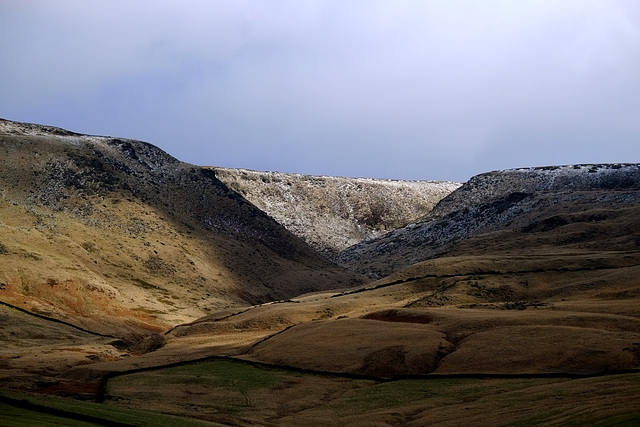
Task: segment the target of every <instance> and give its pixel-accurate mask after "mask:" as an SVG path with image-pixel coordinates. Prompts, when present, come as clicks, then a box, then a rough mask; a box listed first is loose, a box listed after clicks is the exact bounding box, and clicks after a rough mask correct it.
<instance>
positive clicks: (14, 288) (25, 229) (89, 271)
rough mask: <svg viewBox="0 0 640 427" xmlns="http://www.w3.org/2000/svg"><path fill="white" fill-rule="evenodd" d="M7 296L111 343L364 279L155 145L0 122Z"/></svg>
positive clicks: (1, 293) (2, 275)
mask: <svg viewBox="0 0 640 427" xmlns="http://www.w3.org/2000/svg"><path fill="white" fill-rule="evenodd" d="M0 184H1V193H0V258H1V259H2V263H1V264H0V299H1V300H2V301H4V302H6V303H10V304H12V305H15V306H17V307H20V308H23V309H26V310H29V311H31V312H34V313H39V314H42V315H46V316H49V317H52V318H56V319H60V320H65V321H68V322H71V323H73V324H75V325H78V326H82V327H84V328H87V329H90V330H92V331H96V332H102V333H106V332H109V333H111V334H114V333H115V334H116V335H118V334H120V335H122V334H127V333H145V331H147V332H148V331H161V330H164V329H166V328H168V327H170V326H173V325H175V324H177V323H182V322H186V321H190V320H194V319H196V318H198V317H201V316H204V315H206V314H207V313H208V312H210V311H212V310H217V309H221V308H227V307H239V306H245V305H249V304H255V303H261V302H266V301H270V300H278V299H286V298H290V297H292V296H295V295H298V294H300V293H304V292H312V291H318V290H323V289H329V288H335V287H349V286H351V285H353V284H358V283H360V282H361V279H360V278H359V277H358V276H357V275H355V274H352V273H349V272H347V271H345V270H343V269H341V268H339V267H337V266H335V265H333V264H331V263H330V262H328V261H327V260H326V259H325V258H324V257H322V256H320V255H319V254H317V253H316V252H315V251H314V250H313V249H312V248H310V247H309V246H308V245H306V244H305V243H304V242H303V241H302V240H301V239H299V238H298V237H296V236H294V235H292V234H291V233H290V232H289V231H287V230H286V229H285V228H284V227H282V226H281V225H280V224H278V223H277V222H275V221H274V220H273V219H271V218H270V217H269V216H268V215H267V214H265V213H264V212H262V211H261V210H259V209H257V208H256V207H255V206H254V205H252V204H251V203H249V202H248V201H247V200H246V199H244V198H243V197H242V196H241V195H239V194H238V193H237V192H235V191H233V190H231V189H229V188H228V187H227V186H226V185H225V184H223V183H222V182H221V181H219V180H218V179H217V178H216V176H215V172H214V171H213V170H211V169H206V168H202V167H198V166H194V165H189V164H186V163H183V162H180V161H178V160H176V159H175V158H173V157H171V156H170V155H168V154H167V153H165V152H163V151H162V150H160V149H158V148H157V147H154V146H153V145H151V144H148V143H144V142H140V141H134V140H129V139H120V138H110V137H98V136H87V135H80V134H77V133H73V132H69V131H65V130H62V129H58V128H54V127H49V126H41V125H33V124H23V123H16V122H11V121H7V120H2V121H0Z"/></svg>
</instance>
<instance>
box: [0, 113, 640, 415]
mask: <svg viewBox="0 0 640 427" xmlns="http://www.w3.org/2000/svg"><path fill="white" fill-rule="evenodd" d="M0 156H1V157H0V159H1V160H0V162H2V163H1V165H0V166H1V167H0V184H2V187H1V189H0V191H1V193H0V195H1V197H0V261H2V263H1V264H0V302H1V304H0V320H1V322H0V343H2V346H1V348H0V384H2V386H1V387H0V411H2V414H3V415H0V423H2V422H4V421H5V419H3V417H10V416H13V417H14V419H15V420H18V421H16V422H15V424H18V425H20V424H21V423H23V422H24V421H25V420H33V421H32V424H34V425H40V424H39V423H40V420H41V418H42V417H43V416H44V415H45V414H48V415H55V416H58V417H60V416H62V417H66V419H67V420H74V419H75V418H76V416H80V415H82V416H85V418H84V420H85V421H86V420H87V418H86V416H87V414H88V416H89V418H90V419H91V420H93V421H96V423H98V424H101V425H105V424H106V425H113V424H114V423H115V422H119V423H123V424H126V425H129V424H135V425H214V426H220V425H235V426H255V425H259V426H273V425H283V426H305V425H307V426H316V425H327V426H330V425H336V424H344V425H349V426H371V425H377V426H388V427H391V426H397V425H408V426H422V425H429V424H435V423H437V424H439V425H452V426H454V425H469V424H470V425H491V426H493V425H537V424H559V425H565V424H575V425H608V424H616V423H618V424H621V425H637V424H638V422H640V407H638V401H639V400H638V399H639V396H640V382H639V381H638V378H639V376H640V332H639V331H640V284H639V282H638V279H637V278H638V275H639V274H640V234H639V233H638V232H637V230H638V224H639V223H640V165H637V164H612V165H576V166H555V167H548V168H531V169H516V170H507V171H497V172H490V173H486V174H482V175H478V176H476V177H474V178H472V179H471V180H470V181H469V182H468V183H466V184H464V185H463V186H461V187H460V188H458V189H457V190H455V191H453V192H451V193H450V194H449V195H448V196H446V197H444V198H442V199H441V200H440V201H439V202H438V203H437V205H436V206H435V207H434V208H433V210H431V211H429V212H428V213H427V214H426V215H425V216H423V217H421V218H419V219H418V220H417V221H415V222H413V223H411V224H409V225H407V226H405V227H401V228H399V229H396V230H392V231H391V232H389V233H387V234H383V235H381V236H379V237H376V238H371V239H370V240H366V241H362V242H360V243H358V244H356V245H354V246H351V247H349V248H347V249H346V250H344V251H342V252H340V253H339V254H338V255H337V259H339V260H340V262H341V263H342V264H343V265H344V266H345V267H348V268H350V269H351V270H352V271H353V272H348V271H346V270H345V269H343V268H339V267H337V266H336V265H334V264H331V263H330V262H328V261H327V259H326V257H325V256H322V255H320V254H319V253H318V252H316V251H315V250H313V249H312V248H311V247H310V246H309V245H307V244H306V243H305V242H304V241H303V240H302V239H301V238H299V237H296V236H295V235H293V234H292V233H291V232H289V231H287V230H286V229H285V228H284V227H283V226H282V225H280V224H279V223H277V222H276V221H275V220H273V219H272V218H271V217H270V216H269V215H267V214H266V213H264V212H263V211H261V210H259V209H258V208H256V206H254V204H252V203H250V202H249V201H247V200H246V199H245V198H244V197H243V196H242V195H241V194H240V193H238V192H236V191H233V190H232V189H230V188H229V187H228V186H227V185H226V184H224V183H223V182H222V181H220V180H219V179H218V178H217V177H216V175H218V176H220V177H221V178H223V175H225V173H227V176H226V178H224V179H226V180H229V182H230V183H231V184H233V183H234V182H236V184H233V185H239V186H240V185H241V184H242V185H244V184H243V182H245V181H251V178H250V177H251V176H255V177H256V180H255V181H256V183H257V184H256V185H255V187H251V186H249V187H242V188H245V192H246V193H247V195H248V196H249V193H251V194H254V196H252V197H257V196H256V195H259V194H265V195H266V196H265V197H266V199H267V200H266V201H264V202H263V203H264V204H265V206H267V207H269V206H271V208H270V209H272V213H271V215H273V216H274V217H275V216H276V214H275V213H273V212H285V211H286V210H287V209H290V210H292V211H296V210H297V209H296V208H299V212H294V214H293V215H291V216H289V217H286V218H289V219H287V221H289V220H291V221H294V219H295V218H298V220H299V221H300V223H295V222H292V223H291V224H294V223H295V224H297V225H298V226H301V225H302V224H304V223H305V221H311V222H312V223H313V222H314V221H317V222H320V221H321V218H320V217H319V214H318V213H316V214H315V215H318V216H317V217H316V216H313V215H310V214H309V212H311V211H314V210H315V209H316V207H315V206H316V205H313V204H310V205H309V204H307V205H305V204H306V203H309V200H310V199H311V198H314V197H315V198H317V199H318V200H319V202H318V206H323V204H325V203H327V201H329V200H331V199H330V198H329V196H327V195H332V194H335V197H337V198H342V197H346V198H348V199H349V200H348V201H344V202H343V205H341V206H343V207H344V208H345V209H347V208H348V207H351V208H352V209H353V210H352V211H351V213H350V214H349V215H352V216H348V218H343V217H340V215H336V212H338V213H339V212H341V211H340V210H339V209H336V210H333V211H331V213H327V216H329V217H330V218H331V219H329V220H328V221H327V222H326V223H324V224H322V227H320V228H319V229H318V230H315V231H314V232H315V233H316V234H317V236H319V237H323V236H324V233H326V227H327V226H328V224H338V223H340V224H343V225H336V227H338V228H339V227H343V226H344V227H345V228H339V229H340V230H346V229H348V230H347V231H345V232H347V233H351V231H349V230H352V229H349V227H347V225H346V224H348V223H349V221H353V220H354V219H355V218H361V217H360V216H356V215H354V213H355V212H359V213H366V212H373V211H376V212H378V211H377V210H376V209H373V211H372V210H371V208H372V207H373V206H376V203H382V201H393V202H392V203H390V204H391V205H393V206H400V205H402V203H404V201H406V202H410V201H412V200H413V201H415V200H417V199H418V198H419V197H418V196H417V195H416V194H418V193H411V192H408V193H406V195H403V196H402V197H400V198H398V199H393V198H392V197H391V196H389V195H388V194H387V193H386V191H387V189H389V188H396V187H393V186H394V185H396V183H393V184H389V185H387V186H385V185H386V184H384V183H383V184H380V183H372V184H371V186H369V185H368V184H367V185H365V184H364V182H365V181H366V180H364V181H363V183H362V185H360V184H359V183H360V181H359V180H346V181H342V180H341V179H338V178H322V177H321V178H318V177H297V176H293V177H292V176H290V175H285V174H276V173H258V172H255V173H254V174H255V175H251V174H252V173H253V172H249V171H243V170H222V169H214V170H212V169H211V168H201V167H197V166H193V165H188V164H185V163H182V162H179V161H178V160H176V159H174V158H172V157H171V156H169V155H168V154H166V153H164V152H162V151H161V150H159V149H157V148H156V147H153V146H152V145H149V144H146V143H142V142H139V141H132V140H126V139H115V138H108V137H94V136H86V135H78V134H74V133H71V132H67V131H64V130H61V129H57V128H51V127H47V126H39V125H26V124H18V123H14V122H7V121H2V122H0ZM243 174H244V175H246V176H244V177H243ZM234 180H237V181H234ZM286 180H289V181H288V182H289V183H290V185H288V184H287V181H286ZM258 182H262V183H258ZM231 184H230V185H231ZM245 184H246V182H245ZM359 185H360V186H359ZM350 186H353V188H354V190H353V191H354V192H353V193H351V192H350V191H352V190H351V189H350ZM289 187H291V188H292V189H295V191H293V190H292V195H291V200H289V201H287V199H286V197H287V196H286V195H287V191H286V188H289ZM427 187H428V186H427ZM242 188H241V187H238V189H239V190H240V191H242ZM345 188H346V189H345ZM323 189H327V191H326V193H323V191H325V190H323ZM329 189H330V190H331V191H329ZM358 189H360V190H362V191H363V193H362V194H363V196H362V198H363V202H362V205H361V206H360V205H358V204H357V201H358V196H357V191H356V190H358ZM358 191H359V190H358ZM398 191H400V190H398ZM407 191H408V190H407ZM416 191H418V192H419V191H422V190H416ZM372 194H374V195H375V196H373V195H372ZM267 196H268V197H267ZM294 196H295V197H294ZM332 197H333V196H332ZM368 197H369V198H368ZM378 197H380V199H378ZM336 200H337V199H336ZM373 201H375V203H373ZM385 203H386V202H385ZM256 204H257V202H256ZM298 205H300V206H298ZM273 206H276V207H277V209H276V208H273ZM309 206H313V207H309ZM357 206H360V207H359V208H358V209H356V208H355V207H357ZM351 208H349V209H351ZM360 208H361V209H360ZM393 209H396V208H395V207H394V208H393ZM393 209H391V208H389V212H391V211H393ZM398 209H399V208H398ZM420 209H422V208H420ZM418 211H419V210H416V214H417V212H418ZM321 212H324V211H321ZM327 212H329V211H327ZM380 212H382V211H380ZM393 212H395V211H393ZM403 212H405V211H403ZM385 215H386V214H385ZM403 215H404V214H403ZM339 217H340V218H342V220H344V221H343V222H340V221H339V220H338V218H339ZM362 218H364V217H362ZM390 218H394V216H393V215H391V214H389V216H384V215H379V216H378V217H377V219H376V221H373V222H372V223H371V224H374V223H375V224H384V223H385V222H384V221H387V220H389V221H391V222H390V223H389V224H396V223H394V222H393V221H395V220H391V219H390ZM281 221H283V223H286V221H285V220H282V219H281ZM358 221H362V220H361V219H358ZM291 224H290V225H289V226H291ZM371 224H370V225H371ZM398 224H399V223H398ZM323 227H324V231H319V230H320V229H322V228H323ZM376 227H379V226H378V225H376V226H375V227H373V228H374V229H375V228H376ZM387 227H388V228H392V227H393V225H388V226H387ZM303 228H304V227H303ZM310 236H311V235H307V236H306V237H305V238H307V239H309V238H310ZM352 237H353V236H352ZM352 237H349V238H352ZM347 240H348V239H347V238H345V240H344V241H347ZM317 244H320V243H317ZM322 244H326V242H325V243H322ZM325 253H330V251H325ZM359 273H366V274H368V275H369V276H370V277H371V279H370V280H368V281H367V280H365V279H362V278H361V277H362V276H360V275H359ZM12 393H15V394H12ZM50 395H53V396H55V397H51V396H50ZM48 396H49V397H48ZM61 396H62V397H66V398H62V397H61ZM90 401H91V402H90ZM59 408H62V411H59ZM56 411H57V412H56ZM52 412H53V413H52ZM78 414H80V415H78ZM134 420H135V421H134ZM56 422H57V423H58V424H61V423H62V422H60V420H57V421H56ZM51 423H52V424H55V423H54V422H53V421H52V422H51Z"/></svg>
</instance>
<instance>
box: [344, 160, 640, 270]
mask: <svg viewBox="0 0 640 427" xmlns="http://www.w3.org/2000/svg"><path fill="white" fill-rule="evenodd" d="M639 203H640V164H600V165H571V166H551V167H538V168H528V169H510V170H505V171H495V172H488V173H484V174H480V175H477V176H475V177H473V178H471V179H470V180H469V181H468V182H467V183H466V184H464V185H463V186H462V187H460V188H459V189H458V190H456V191H454V192H453V193H451V194H450V195H449V196H447V197H446V198H444V199H442V200H441V201H440V203H438V205H437V206H436V207H434V208H433V210H432V211H431V212H430V213H429V214H428V215H427V216H426V217H424V218H422V219H421V220H419V221H417V222H415V223H412V224H409V225H407V226H406V227H403V228H400V229H397V230H394V231H392V232H390V233H388V234H386V235H384V236H382V237H380V238H378V239H374V240H370V241H368V242H363V243H361V244H358V245H355V246H353V247H350V248H348V249H346V250H344V251H343V252H341V253H340V254H339V255H338V256H337V257H336V261H337V262H338V264H340V265H342V266H344V267H347V268H351V269H353V270H356V271H359V272H361V273H365V274H368V275H369V276H371V277H383V276H385V275H388V274H391V273H392V272H394V271H397V270H399V269H402V268H404V267H407V266H409V265H412V264H414V263H417V262H421V261H424V260H426V259H429V258H432V257H434V256H437V255H438V254H442V253H444V252H447V253H452V251H455V250H456V249H455V245H460V244H463V243H464V244H465V245H466V246H465V248H466V249H465V250H466V251H467V252H473V251H475V250H479V248H480V249H481V248H482V247H483V246H482V245H489V243H487V240H485V241H484V242H483V243H482V244H480V243H470V242H471V241H470V240H468V239H470V238H472V237H474V236H480V235H484V236H489V234H488V233H496V232H506V231H509V232H517V233H525V234H527V233H542V234H543V235H544V233H546V232H548V231H551V230H556V229H558V228H560V227H565V229H564V230H565V231H566V232H567V234H566V236H564V237H563V238H562V239H558V240H557V241H556V242H555V243H554V245H556V246H558V247H564V246H563V245H565V246H567V247H569V246H571V247H572V248H573V249H576V248H578V249H580V250H585V249H589V248H591V247H595V246H597V245H598V242H604V241H605V240H610V241H609V242H608V247H609V248H610V249H612V250H618V249H619V248H621V249H628V247H630V246H631V247H635V246H636V245H638V244H640V235H638V236H636V235H634V233H635V232H636V231H635V230H633V229H632V230H624V231H620V233H621V234H620V235H619V236H618V235H616V233H618V231H616V232H615V233H614V232H609V233H604V232H603V231H602V230H599V229H596V228H594V227H595V226H596V225H597V224H603V221H605V220H608V219H610V218H613V217H614V216H616V215H622V213H620V212H622V211H623V210H624V209H626V208H627V207H630V206H633V205H634V204H639ZM572 227H573V229H572ZM587 228H589V230H588V231H585V230H586V229H587ZM556 231H557V230H556ZM572 233H573V234H572ZM493 236H498V235H497V234H493ZM478 239H479V238H478ZM487 239H488V238H487ZM496 239H497V237H496ZM563 239H565V240H563ZM478 241H479V240H478ZM497 241H499V240H496V242H497ZM494 243H495V242H493V241H492V243H491V245H494ZM473 245H475V246H473ZM525 249H526V250H529V249H528V248H520V250H521V251H522V250H525Z"/></svg>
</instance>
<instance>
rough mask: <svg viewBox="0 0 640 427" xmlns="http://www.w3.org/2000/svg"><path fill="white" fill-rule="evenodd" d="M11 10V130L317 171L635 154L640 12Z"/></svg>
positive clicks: (433, 174) (193, 158)
mask: <svg viewBox="0 0 640 427" xmlns="http://www.w3.org/2000/svg"><path fill="white" fill-rule="evenodd" d="M16 4H18V3H15V2H11V5H10V6H9V5H4V4H2V3H0V9H1V10H2V11H4V12H6V13H0V40H2V41H1V42H0V43H1V45H2V48H3V52H6V53H5V56H6V57H10V58H12V60H11V61H10V62H8V63H7V65H6V66H5V67H3V70H2V71H0V73H2V77H3V78H2V79H0V116H3V117H6V118H10V119H16V120H25V121H40V122H44V123H47V124H52V125H58V126H63V127H68V128H71V129H72V130H77V131H84V132H91V133H109V134H116V135H121V136H130V137H136V138H140V139H145V140H148V141H150V142H152V143H155V144H157V145H159V146H161V147H162V148H164V149H165V150H167V151H169V152H170V153H172V154H174V155H176V156H177V157H179V158H181V159H182V160H185V161H190V162H194V163H200V164H215V165H221V166H232V167H249V168H255V169H264V170H276V169H278V170H284V171H290V172H293V171H297V172H303V173H325V174H339V175H350V176H376V177H395V178H413V179H458V180H463V179H467V178H468V177H469V176H470V175H472V174H474V173H478V172H482V171H483V170H488V169H499V168H509V167H516V166H524V165H527V162H534V163H536V164H551V163H555V162H557V161H562V162H568V163H572V162H584V161H585V159H593V160H590V161H606V159H613V158H615V159H618V160H616V161H640V159H638V154H639V153H638V151H637V149H636V148H635V146H636V141H637V139H638V136H640V121H638V120H637V117H638V113H639V112H640V101H639V100H640V96H639V95H640V92H639V91H640V78H639V77H638V76H640V6H639V4H638V3H637V2H634V1H622V0H612V1H607V2H602V1H595V0H589V1H582V0H581V1H518V2H513V1H501V0H496V1H491V2H478V1H471V0H465V1H455V2H449V1H446V2H445V1H417V0H416V1H402V0H399V1H394V2H388V1H349V2H344V1H337V0H336V1H298V0H296V1H277V2H276V1H265V2H254V1H233V2H229V1H190V2H181V3H180V4H178V2H175V1H169V0H164V1H129V0H128V1H123V0H118V1H112V2H85V1H72V0H61V1H57V2H55V3H54V2H47V1H44V0H42V1H27V2H24V3H23V2H20V3H19V4H20V5H22V6H17V5H16ZM608 136H615V138H616V142H615V143H611V141H610V140H609V138H608ZM597 159H602V160H597Z"/></svg>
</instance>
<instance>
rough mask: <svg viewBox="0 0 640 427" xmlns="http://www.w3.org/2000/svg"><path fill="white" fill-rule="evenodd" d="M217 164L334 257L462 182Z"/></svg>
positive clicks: (228, 179) (418, 212)
mask: <svg viewBox="0 0 640 427" xmlns="http://www.w3.org/2000/svg"><path fill="white" fill-rule="evenodd" d="M213 170H214V171H215V173H216V177H218V178H219V179H220V180H221V181H222V182H224V183H225V184H227V185H228V186H229V187H230V188H231V189H233V190H235V191H237V192H238V193H240V194H242V195H243V196H244V197H246V198H247V200H249V201H250V202H251V203H253V204H254V205H256V206H257V207H258V208H260V209H261V210H262V211H264V212H266V213H267V214H269V215H270V216H271V217H273V218H274V219H275V220H276V221H278V222H279V223H280V224H282V225H284V226H285V227H286V228H287V229H288V230H289V231H291V232H292V233H294V234H295V235H297V236H299V237H301V238H302V239H304V240H305V241H306V242H307V243H309V244H310V245H311V246H313V247H314V248H316V249H317V250H318V251H320V252H323V253H325V254H327V255H328V256H330V257H331V256H333V255H335V254H336V253H338V252H340V251H342V250H344V249H346V248H347V247H349V246H353V245H355V244H357V243H360V242H362V241H365V240H370V239H373V238H375V237H379V236H381V235H383V234H385V233H387V232H389V231H391V230H394V229H396V228H399V227H403V226H405V225H407V224H409V223H411V222H414V221H416V220H418V219H419V218H421V217H423V216H425V215H426V214H428V213H429V212H430V211H431V209H433V207H434V206H435V205H436V203H437V202H438V201H439V200H440V199H442V198H443V197H445V196H447V195H448V194H449V193H451V192H452V191H453V190H455V189H457V188H458V187H460V185H461V184H460V183H457V182H449V181H397V180H383V179H369V178H341V177H331V176H309V175H301V174H286V173H280V172H258V171H252V170H246V169H226V168H213Z"/></svg>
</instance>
